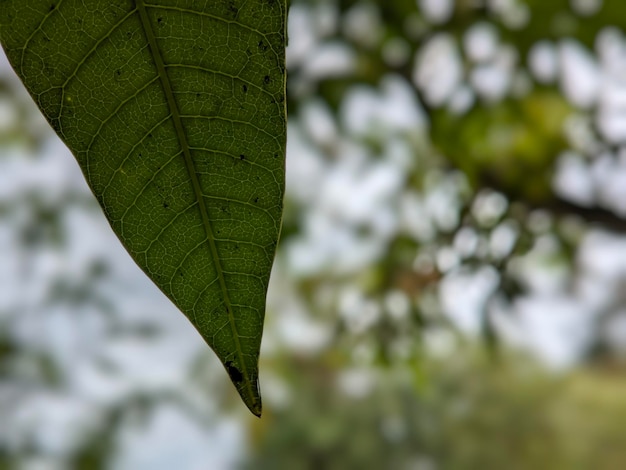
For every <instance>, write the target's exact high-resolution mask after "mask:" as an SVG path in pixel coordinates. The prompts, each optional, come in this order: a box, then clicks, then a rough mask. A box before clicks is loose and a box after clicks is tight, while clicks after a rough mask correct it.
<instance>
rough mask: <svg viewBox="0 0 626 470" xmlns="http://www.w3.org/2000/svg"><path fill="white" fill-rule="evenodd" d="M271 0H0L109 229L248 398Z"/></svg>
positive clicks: (272, 54) (281, 19)
mask: <svg viewBox="0 0 626 470" xmlns="http://www.w3.org/2000/svg"><path fill="white" fill-rule="evenodd" d="M285 17H286V2H285V0H205V1H201V0H88V1H86V0H0V40H1V42H2V45H3V47H4V49H5V51H6V53H7V55H8V57H9V60H10V62H11V64H12V65H13V67H14V68H15V70H16V71H17V73H18V75H19V76H20V78H21V79H22V81H23V82H24V84H25V85H26V87H27V89H28V90H29V92H30V94H31V95H32V97H33V98H34V100H35V101H36V102H37V104H38V105H39V107H40V109H41V110H42V112H43V114H44V115H45V116H46V118H47V119H48V121H49V122H50V124H51V125H52V127H53V128H54V129H55V130H56V132H57V134H58V135H59V136H60V137H61V139H62V140H63V141H64V142H65V143H66V144H67V146H68V147H69V148H70V150H71V151H72V153H73V154H74V155H75V156H76V159H77V160H78V162H79V164H80V166H81V168H82V170H83V173H84V175H85V177H86V179H87V181H88V183H89V186H90V187H91V189H92V190H93V192H94V194H95V195H96V198H97V199H98V201H99V202H100V204H101V206H102V208H103V210H104V213H105V214H106V216H107V218H108V220H109V222H110V224H111V226H112V227H113V230H114V231H115V233H116V234H117V235H118V237H119V238H120V240H121V241H122V243H123V244H124V246H125V247H126V249H127V250H128V252H129V253H130V254H131V256H132V257H133V258H134V260H135V261H136V262H137V264H138V265H139V266H140V267H141V268H142V269H143V270H144V271H145V272H146V273H147V274H148V276H150V277H151V278H152V280H153V281H154V282H155V283H156V284H157V285H158V286H159V288H160V289H161V290H162V291H163V292H164V293H165V294H166V295H167V296H168V297H169V298H170V299H171V300H172V301H173V302H174V303H175V304H176V305H177V306H178V307H179V308H180V309H181V310H182V311H183V312H184V313H185V315H186V316H187V317H188V318H189V320H190V321H191V322H192V323H193V324H194V326H195V327H196V328H197V329H198V331H199V332H200V333H201V335H202V336H203V337H204V339H205V340H206V341H207V343H208V344H209V345H210V346H211V348H213V350H214V351H215V352H216V354H217V355H218V356H219V358H220V359H221V361H222V362H223V364H224V366H225V367H226V370H227V371H228V374H229V375H230V378H231V380H232V381H233V383H234V384H235V386H236V388H237V390H238V391H239V394H240V395H241V397H242V398H243V400H244V402H245V403H246V405H247V406H248V407H249V408H250V410H251V411H252V412H253V413H254V414H256V415H260V414H261V397H260V392H259V388H258V355H259V348H260V343H261V334H262V328H263V319H264V316H265V297H266V291H267V286H268V281H269V274H270V269H271V266H272V262H273V258H274V252H275V248H276V244H277V241H278V236H279V231H280V223H281V216H282V199H283V192H284V191H283V188H284V154H285V138H286V124H285V122H286V121H285V99H284V97H285V67H284V49H285Z"/></svg>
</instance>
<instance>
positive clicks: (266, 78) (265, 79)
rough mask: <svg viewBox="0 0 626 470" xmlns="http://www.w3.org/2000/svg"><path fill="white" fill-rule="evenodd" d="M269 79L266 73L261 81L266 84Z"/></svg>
mask: <svg viewBox="0 0 626 470" xmlns="http://www.w3.org/2000/svg"><path fill="white" fill-rule="evenodd" d="M270 81H271V79H270V76H269V75H266V76H265V77H263V83H265V84H266V85H268V84H269V83H270Z"/></svg>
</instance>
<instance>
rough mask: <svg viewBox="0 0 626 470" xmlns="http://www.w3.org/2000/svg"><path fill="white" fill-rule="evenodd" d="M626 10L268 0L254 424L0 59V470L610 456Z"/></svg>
mask: <svg viewBox="0 0 626 470" xmlns="http://www.w3.org/2000/svg"><path fill="white" fill-rule="evenodd" d="M625 27H626V3H624V1H623V0H604V1H603V0H550V1H544V0H525V1H524V0H456V1H453V0H385V1H384V2H383V1H379V2H377V1H368V0H317V1H316V0H292V1H291V8H290V15H289V48H288V51H287V59H288V69H289V82H288V89H289V142H288V152H287V154H288V156H287V182H288V183H287V195H286V200H285V206H286V211H285V220H284V228H283V236H282V240H281V244H280V247H279V253H278V256H277V259H276V265H275V269H274V272H273V277H272V282H271V286H270V292H269V298H268V310H267V317H266V330H265V334H264V339H263V346H262V357H261V384H262V389H263V396H264V413H263V418H262V419H261V420H258V419H256V418H254V417H253V416H251V415H250V413H249V412H248V411H247V410H246V409H245V407H244V406H243V405H242V404H241V403H240V401H239V398H238V396H237V394H236V393H235V390H234V388H233V387H232V385H231V384H230V383H229V381H228V378H227V375H226V374H225V373H224V370H223V368H222V366H221V365H220V364H219V363H218V362H217V360H216V359H215V358H214V357H213V355H212V353H211V351H210V350H209V349H208V347H206V345H205V344H204V343H203V341H202V340H201V339H200V338H199V336H198V335H197V334H196V333H195V331H194V330H193V328H192V327H191V326H190V325H189V323H188V322H187V320H186V319H185V318H184V317H183V316H182V315H181V314H180V313H179V312H177V310H176V309H175V308H174V307H173V306H172V305H171V304H170V303H169V301H168V300H167V299H166V298H165V297H164V296H163V295H162V294H161V293H160V292H159V291H158V290H157V289H156V288H155V287H154V286H153V285H152V284H151V282H150V281H148V279H147V278H146V277H145V276H144V275H143V273H142V272H141V271H140V270H139V269H138V268H137V267H135V266H134V265H133V263H132V262H131V261H130V259H129V257H128V255H127V254H126V253H125V251H124V250H123V249H122V248H121V246H120V244H119V242H118V241H117V239H116V238H115V236H114V235H113V234H112V232H111V230H110V229H109V227H108V224H107V222H106V221H105V220H104V217H103V215H102V213H101V211H100V210H99V208H98V206H97V204H96V202H95V199H94V198H93V197H92V195H91V194H90V192H89V191H88V189H87V187H86V185H85V183H84V182H83V178H82V175H81V174H80V171H79V170H78V168H77V165H76V163H75V162H74V159H73V157H72V156H71V155H70V154H69V152H68V151H67V149H66V148H65V147H64V146H63V144H62V143H60V142H59V141H58V140H57V138H56V137H55V136H54V134H53V132H52V131H51V129H50V128H49V127H48V125H47V124H46V123H45V121H44V120H43V118H42V117H41V116H40V115H39V113H38V111H37V110H36V109H35V108H34V105H33V104H32V103H31V100H30V98H29V97H28V96H27V95H26V94H25V92H24V91H23V90H22V87H21V85H20V83H19V82H18V80H17V79H16V78H15V76H14V74H13V72H12V71H11V69H10V67H9V66H8V63H7V61H6V59H5V58H2V59H1V61H0V469H2V470H4V469H11V470H13V469H20V470H21V469H28V470H31V469H36V470H44V469H45V470H48V469H53V470H54V469H100V468H101V469H115V470H118V469H119V470H126V469H129V470H136V469H137V470H143V469H149V470H161V469H163V470H171V469H177V470H206V469H217V470H220V469H239V468H242V469H289V470H292V469H295V470H298V469H350V468H360V469H370V468H371V469H383V468H384V469H387V468H389V469H411V470H439V469H503V468H506V469H530V468H532V469H591V468H593V469H622V468H626V432H625V431H626V237H625V236H624V235H625V234H626V38H625V37H624V28H625Z"/></svg>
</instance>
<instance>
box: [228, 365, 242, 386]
mask: <svg viewBox="0 0 626 470" xmlns="http://www.w3.org/2000/svg"><path fill="white" fill-rule="evenodd" d="M226 370H227V371H228V375H230V378H231V379H232V381H233V382H235V383H239V382H241V381H242V380H243V375H242V373H241V372H240V371H239V369H237V367H235V365H234V364H233V362H232V361H228V362H227V363H226Z"/></svg>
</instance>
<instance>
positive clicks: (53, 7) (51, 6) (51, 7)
mask: <svg viewBox="0 0 626 470" xmlns="http://www.w3.org/2000/svg"><path fill="white" fill-rule="evenodd" d="M56 7H57V6H56V5H55V4H54V3H53V4H52V5H50V11H52V10H54V9H55V8H56Z"/></svg>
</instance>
